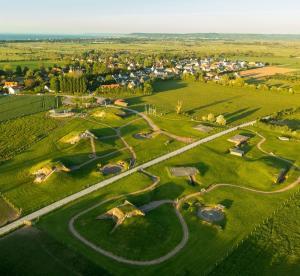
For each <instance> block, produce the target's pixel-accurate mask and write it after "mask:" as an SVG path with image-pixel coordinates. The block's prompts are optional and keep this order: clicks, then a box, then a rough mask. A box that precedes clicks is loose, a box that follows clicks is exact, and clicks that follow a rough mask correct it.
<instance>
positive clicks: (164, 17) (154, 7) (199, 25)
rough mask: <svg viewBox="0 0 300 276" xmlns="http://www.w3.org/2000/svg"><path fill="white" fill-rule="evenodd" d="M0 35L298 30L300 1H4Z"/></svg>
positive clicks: (277, 32)
mask: <svg viewBox="0 0 300 276" xmlns="http://www.w3.org/2000/svg"><path fill="white" fill-rule="evenodd" d="M0 6H1V17H0V33H43V34H48V33H53V34H92V33H118V34H120V33H132V32H148V33H151V32H153V33H154V32H155V33H208V32H216V33H273V34H300V0H284V1H282V0H251V1H245V0H123V1H122V0H0Z"/></svg>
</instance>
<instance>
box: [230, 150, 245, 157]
mask: <svg viewBox="0 0 300 276" xmlns="http://www.w3.org/2000/svg"><path fill="white" fill-rule="evenodd" d="M229 151H230V154H231V155H235V156H239V157H243V156H244V154H245V152H244V151H243V150H241V149H239V148H231V149H230V150H229Z"/></svg>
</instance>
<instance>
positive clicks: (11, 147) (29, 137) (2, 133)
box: [0, 113, 61, 162]
mask: <svg viewBox="0 0 300 276" xmlns="http://www.w3.org/2000/svg"><path fill="white" fill-rule="evenodd" d="M60 124H61V122H58V121H55V120H54V119H51V118H48V117H47V116H46V115H45V114H44V113H40V114H35V115H29V116H26V117H21V118H17V119H15V120H9V121H6V122H2V123H0V162H3V161H5V160H8V159H10V158H13V157H14V156H16V155H17V154H18V153H20V152H22V151H24V150H25V149H27V148H28V147H30V146H31V145H33V144H34V143H36V142H37V141H39V140H40V139H43V138H44V137H46V136H47V135H48V134H49V133H50V132H51V131H52V130H54V129H55V128H56V127H58V126H59V125H60ZM20 134H22V135H20Z"/></svg>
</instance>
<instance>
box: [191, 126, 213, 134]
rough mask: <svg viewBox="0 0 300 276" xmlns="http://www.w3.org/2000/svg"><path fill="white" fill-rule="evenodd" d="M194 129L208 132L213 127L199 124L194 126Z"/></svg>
mask: <svg viewBox="0 0 300 276" xmlns="http://www.w3.org/2000/svg"><path fill="white" fill-rule="evenodd" d="M194 129H196V130H198V131H201V132H204V133H209V132H211V131H212V130H213V127H210V126H206V125H202V124H200V125H197V126H195V127H194Z"/></svg>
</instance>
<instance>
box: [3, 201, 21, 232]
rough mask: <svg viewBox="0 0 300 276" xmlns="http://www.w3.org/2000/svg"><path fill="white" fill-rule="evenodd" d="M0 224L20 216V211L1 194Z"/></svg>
mask: <svg viewBox="0 0 300 276" xmlns="http://www.w3.org/2000/svg"><path fill="white" fill-rule="evenodd" d="M0 210H1V213H0V226H2V225H5V224H6V223H8V222H11V221H14V220H15V219H17V218H18V217H19V212H18V211H17V210H16V209H15V208H13V207H12V206H11V205H10V204H9V203H7V202H6V200H5V199H4V198H3V197H2V196H0Z"/></svg>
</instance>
